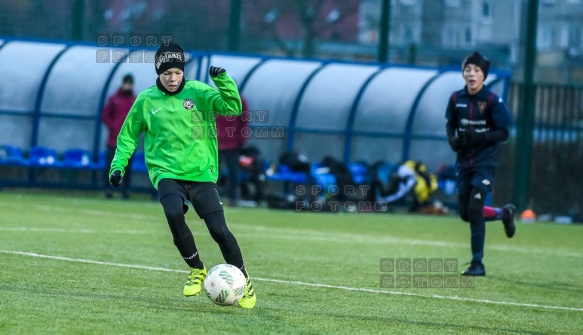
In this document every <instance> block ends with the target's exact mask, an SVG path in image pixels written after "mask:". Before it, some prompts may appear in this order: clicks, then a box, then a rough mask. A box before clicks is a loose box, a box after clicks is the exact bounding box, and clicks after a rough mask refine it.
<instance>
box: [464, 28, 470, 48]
mask: <svg viewBox="0 0 583 335" xmlns="http://www.w3.org/2000/svg"><path fill="white" fill-rule="evenodd" d="M464 44H465V45H472V29H471V28H470V27H466V33H465V38H464Z"/></svg>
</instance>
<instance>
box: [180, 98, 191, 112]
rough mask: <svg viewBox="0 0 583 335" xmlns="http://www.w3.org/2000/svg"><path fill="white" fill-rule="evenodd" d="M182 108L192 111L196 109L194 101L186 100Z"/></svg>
mask: <svg viewBox="0 0 583 335" xmlns="http://www.w3.org/2000/svg"><path fill="white" fill-rule="evenodd" d="M182 106H184V108H186V109H188V110H191V109H192V107H194V101H192V99H184V102H183V103H182Z"/></svg>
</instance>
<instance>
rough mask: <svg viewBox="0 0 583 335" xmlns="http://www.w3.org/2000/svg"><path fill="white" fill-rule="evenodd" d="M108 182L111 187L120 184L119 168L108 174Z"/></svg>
mask: <svg viewBox="0 0 583 335" xmlns="http://www.w3.org/2000/svg"><path fill="white" fill-rule="evenodd" d="M109 183H110V184H111V186H113V187H118V186H119V184H121V171H120V170H115V171H113V173H112V174H111V176H109Z"/></svg>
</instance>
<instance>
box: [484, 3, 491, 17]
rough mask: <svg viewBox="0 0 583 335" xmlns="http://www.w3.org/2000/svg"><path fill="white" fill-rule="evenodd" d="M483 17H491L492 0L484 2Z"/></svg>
mask: <svg viewBox="0 0 583 335" xmlns="http://www.w3.org/2000/svg"><path fill="white" fill-rule="evenodd" d="M482 17H483V18H490V1H483V2H482Z"/></svg>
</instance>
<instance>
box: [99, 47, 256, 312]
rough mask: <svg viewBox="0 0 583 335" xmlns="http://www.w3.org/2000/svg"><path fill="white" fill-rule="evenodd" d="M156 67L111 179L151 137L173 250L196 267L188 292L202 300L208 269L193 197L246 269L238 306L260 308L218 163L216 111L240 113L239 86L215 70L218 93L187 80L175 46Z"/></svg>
mask: <svg viewBox="0 0 583 335" xmlns="http://www.w3.org/2000/svg"><path fill="white" fill-rule="evenodd" d="M154 65H155V68H156V74H157V75H158V78H157V79H156V85H154V86H151V87H149V88H147V89H145V90H144V91H142V92H141V93H140V94H139V95H138V97H137V99H136V101H135V103H134V105H133V106H132V108H131V110H130V112H129V114H128V116H127V118H126V120H125V122H124V124H123V126H122V129H121V131H120V134H119V136H118V138H117V149H116V152H115V157H114V159H113V161H112V163H111V168H110V171H109V174H110V177H109V181H110V183H111V184H112V186H114V187H118V186H119V185H120V184H121V181H122V177H123V175H124V171H125V167H126V166H127V164H128V160H129V158H130V157H131V155H132V153H133V152H134V150H135V149H136V146H137V145H138V143H139V140H140V135H141V134H142V133H144V151H145V156H146V166H147V167H148V174H149V176H150V180H151V181H152V184H153V185H154V187H155V188H156V189H158V194H159V198H160V203H161V204H162V207H163V209H164V214H165V215H166V219H167V220H168V225H169V227H170V231H171V232H172V236H173V238H174V245H176V247H177V248H178V251H179V252H180V254H181V255H182V257H183V258H184V260H185V261H186V263H187V264H188V265H189V266H190V268H191V270H190V275H189V278H188V281H187V283H186V285H185V286H184V295H185V296H196V295H198V294H199V293H200V291H201V289H202V282H203V281H204V278H205V276H206V272H207V271H206V268H205V266H204V264H203V262H202V261H201V259H200V256H199V254H198V250H197V248H196V244H195V242H194V237H193V236H192V233H191V231H190V229H189V227H188V226H187V224H186V221H185V216H184V215H185V214H186V211H187V210H188V206H186V204H185V203H184V202H185V200H187V199H188V200H190V202H191V203H192V206H193V207H194V210H195V211H196V213H197V214H198V216H199V217H200V218H201V219H203V220H204V222H205V224H206V226H207V228H208V230H209V232H210V234H211V236H212V238H213V239H214V240H215V241H216V242H217V244H218V245H219V248H220V249H221V252H222V254H223V258H224V259H225V262H227V263H229V264H233V265H235V266H237V267H238V268H240V269H241V271H242V272H243V274H244V275H245V277H246V278H247V289H246V291H245V295H244V296H243V298H242V299H241V300H240V301H239V305H240V306H241V307H243V308H253V307H255V303H256V299H257V297H256V295H255V291H254V289H253V285H252V284H251V281H250V279H249V276H248V274H247V271H246V269H245V266H244V263H243V256H242V253H241V249H240V248H239V244H238V243H237V240H236V239H235V237H234V236H233V234H232V233H231V231H230V230H229V228H228V227H227V223H226V221H225V215H224V212H223V203H222V202H221V200H220V198H219V194H218V191H217V186H216V182H217V177H218V172H219V171H218V169H219V164H218V144H217V136H216V126H215V113H218V114H220V115H239V114H241V111H242V106H241V98H240V96H239V91H238V89H237V86H236V84H235V82H234V81H233V79H231V78H230V77H229V76H228V75H227V73H226V72H225V69H222V68H220V67H214V66H211V67H210V70H209V74H210V77H211V79H212V80H213V81H214V83H215V85H216V86H217V88H218V90H217V89H214V88H212V87H210V86H209V85H207V84H205V83H202V82H199V81H194V80H185V79H184V65H185V58H184V51H183V50H182V48H181V47H180V46H178V45H177V44H174V43H168V44H163V45H161V46H160V48H159V49H158V50H157V51H156V55H155V64H154Z"/></svg>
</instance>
